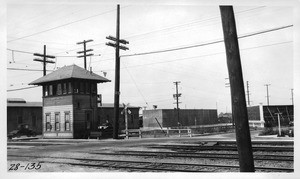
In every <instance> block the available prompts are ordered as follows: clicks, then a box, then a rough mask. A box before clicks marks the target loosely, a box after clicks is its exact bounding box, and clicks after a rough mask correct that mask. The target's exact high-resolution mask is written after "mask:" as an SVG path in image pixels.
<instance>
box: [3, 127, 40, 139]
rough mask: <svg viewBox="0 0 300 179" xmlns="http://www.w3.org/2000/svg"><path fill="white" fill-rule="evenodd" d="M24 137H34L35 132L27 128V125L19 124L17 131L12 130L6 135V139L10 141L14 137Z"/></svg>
mask: <svg viewBox="0 0 300 179" xmlns="http://www.w3.org/2000/svg"><path fill="white" fill-rule="evenodd" d="M24 135H26V136H27V137H30V136H33V137H34V136H36V132H35V131H34V130H32V129H30V128H29V125H28V124H20V125H19V126H18V129H17V130H13V131H11V132H9V133H8V135H7V137H8V138H9V139H12V138H14V137H21V136H24Z"/></svg>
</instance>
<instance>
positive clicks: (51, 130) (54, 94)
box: [30, 65, 110, 138]
mask: <svg viewBox="0 0 300 179" xmlns="http://www.w3.org/2000/svg"><path fill="white" fill-rule="evenodd" d="M104 82H110V80H108V79H106V78H104V77H102V76H99V75H97V74H95V73H93V72H91V71H88V70H85V69H83V68H81V67H78V66H76V65H70V66H65V67H62V68H60V69H58V70H56V71H54V72H52V73H50V74H48V75H46V76H43V77H41V78H39V79H37V80H35V81H33V82H31V83H30V84H31V85H40V86H42V87H43V137H44V138H85V137H86V136H87V135H88V134H89V132H90V131H91V130H95V129H96V128H97V126H98V124H97V119H96V118H97V83H104Z"/></svg>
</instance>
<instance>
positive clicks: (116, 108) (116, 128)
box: [113, 4, 120, 139]
mask: <svg viewBox="0 0 300 179" xmlns="http://www.w3.org/2000/svg"><path fill="white" fill-rule="evenodd" d="M119 40H120V5H119V4H118V5H117V32H116V66H115V99H114V113H115V120H114V130H113V138H114V139H118V137H119V136H118V131H119V97H120V56H119V43H120V42H119Z"/></svg>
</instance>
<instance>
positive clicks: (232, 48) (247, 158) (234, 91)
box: [220, 6, 254, 172]
mask: <svg viewBox="0 0 300 179" xmlns="http://www.w3.org/2000/svg"><path fill="white" fill-rule="evenodd" d="M220 11H221V19H222V26H223V34H224V42H225V49H226V57H227V67H228V73H229V82H230V91H231V103H232V117H233V119H235V131H236V143H237V149H238V154H239V165H240V171H241V172H254V161H253V153H252V145H251V137H250V131H249V122H248V112H247V107H246V98H245V90H244V82H243V73H242V66H241V59H240V51H239V44H238V38H237V32H236V25H235V18H234V12H233V7H232V6H220Z"/></svg>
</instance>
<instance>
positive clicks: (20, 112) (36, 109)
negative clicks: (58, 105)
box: [7, 98, 43, 134]
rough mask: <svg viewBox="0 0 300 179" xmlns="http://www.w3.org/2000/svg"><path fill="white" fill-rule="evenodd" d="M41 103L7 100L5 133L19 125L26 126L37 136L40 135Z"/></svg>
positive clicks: (19, 99) (18, 99) (15, 99)
mask: <svg viewBox="0 0 300 179" xmlns="http://www.w3.org/2000/svg"><path fill="white" fill-rule="evenodd" d="M42 107H43V105H42V103H41V102H28V101H25V100H24V99H21V98H9V99H7V132H10V131H12V130H15V129H17V128H18V126H20V125H21V124H28V125H29V126H30V128H31V129H33V130H34V131H35V132H36V133H37V134H42Z"/></svg>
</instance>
